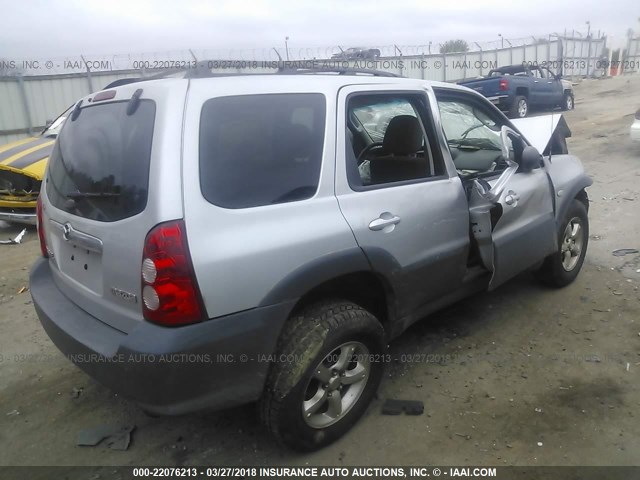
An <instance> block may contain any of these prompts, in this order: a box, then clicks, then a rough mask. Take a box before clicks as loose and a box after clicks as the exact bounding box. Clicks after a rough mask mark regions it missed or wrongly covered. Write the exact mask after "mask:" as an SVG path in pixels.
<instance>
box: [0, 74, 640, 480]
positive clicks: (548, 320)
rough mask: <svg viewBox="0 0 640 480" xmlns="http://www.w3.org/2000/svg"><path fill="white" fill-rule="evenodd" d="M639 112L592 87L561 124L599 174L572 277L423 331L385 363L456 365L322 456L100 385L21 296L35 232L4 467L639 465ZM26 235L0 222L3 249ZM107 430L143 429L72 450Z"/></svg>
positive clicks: (4, 364)
mask: <svg viewBox="0 0 640 480" xmlns="http://www.w3.org/2000/svg"><path fill="white" fill-rule="evenodd" d="M639 107H640V75H638V76H635V77H633V78H616V79H609V80H590V81H584V82H582V83H581V84H580V85H578V86H577V87H576V108H575V110H574V111H572V112H569V113H568V114H567V115H566V118H567V121H568V123H569V126H570V128H571V129H572V131H573V137H572V138H571V139H570V141H569V148H570V151H571V152H572V153H574V154H576V155H578V156H580V157H581V159H582V161H583V162H584V164H585V167H586V169H587V172H588V173H589V174H590V175H591V176H593V178H594V185H593V186H592V187H591V188H590V189H589V196H590V199H591V211H590V218H591V239H590V244H589V251H588V254H587V259H586V262H585V265H584V268H583V270H582V273H581V274H580V276H579V277H578V279H577V281H576V282H575V283H574V284H572V285H570V286H569V287H567V288H565V289H562V290H550V289H547V288H544V287H541V286H540V285H538V284H537V283H536V282H535V280H533V278H532V277H531V276H530V275H523V276H521V277H519V278H518V279H516V280H514V281H511V282H510V283H509V284H508V285H506V286H504V287H502V288H500V289H498V290H497V291H495V292H493V293H490V294H482V295H478V296H475V297H473V298H471V299H468V300H466V301H463V302H462V303H459V304H458V305H456V306H454V307H452V308H448V309H446V310H444V311H441V312H439V313H437V314H434V315H432V316H431V317H430V318H429V319H426V320H425V321H422V322H419V323H418V324H416V325H414V326H413V327H412V328H411V329H410V330H408V331H407V332H406V333H405V334H404V335H402V336H401V337H400V338H399V339H397V340H396V341H394V342H393V343H392V344H391V347H390V348H391V353H392V354H395V355H396V356H402V355H406V354H416V357H417V358H416V360H420V354H440V355H443V356H445V357H448V361H446V362H443V363H441V364H437V363H427V362H421V361H415V362H404V363H401V362H398V363H394V364H391V365H390V366H388V368H387V370H386V374H385V379H384V381H383V383H382V386H381V389H380V391H379V398H378V399H377V400H376V401H375V402H374V403H373V404H372V405H371V407H370V408H369V410H368V411H367V413H366V415H365V416H364V417H363V418H362V420H361V421H360V422H359V423H358V424H357V425H356V427H355V428H354V429H353V430H352V431H351V432H350V433H349V434H348V435H346V436H345V437H344V438H343V439H342V440H340V441H338V442H337V443H335V444H333V445H331V446H329V447H328V448H325V449H324V450H321V451H319V452H316V453H312V454H306V455H301V454H296V453H292V452H291V451H288V450H285V449H282V448H280V447H278V446H277V445H276V444H275V443H274V442H273V440H272V438H271V437H270V436H269V434H268V433H267V432H266V431H265V430H264V429H263V428H262V427H261V426H260V425H259V424H258V422H257V421H256V417H255V414H254V407H253V406H247V407H242V408H237V409H234V410H231V411H225V412H218V413H201V414H193V415H188V416H183V417H177V418H150V417H148V416H146V415H145V414H144V413H143V412H142V411H141V410H140V408H138V407H137V406H136V405H135V404H133V403H131V402H129V401H127V400H125V399H123V398H121V397H119V396H117V395H115V394H114V393H112V392H110V391H109V390H107V389H106V388H104V387H102V386H100V385H99V384H97V383H95V382H94V381H93V380H91V379H90V378H89V377H88V376H86V375H85V374H84V373H83V372H82V371H80V370H79V369H78V368H76V367H75V366H74V365H72V364H71V363H70V362H68V361H67V360H66V359H65V358H64V357H63V356H62V355H61V354H60V353H59V352H58V350H57V349H56V348H55V347H54V346H53V344H52V343H51V341H50V340H49V338H48V337H47V336H46V334H45V333H44V331H43V329H42V328H41V326H40V324H39V322H38V320H37V318H36V314H35V312H34V309H33V305H32V303H31V298H30V296H29V293H28V292H25V293H21V294H18V293H17V292H18V291H19V290H20V289H21V287H23V286H28V270H29V268H30V266H31V264H32V262H33V260H34V259H35V258H36V256H37V255H38V254H39V246H38V240H37V234H36V233H35V230H29V231H28V233H27V235H26V237H25V239H24V243H23V244H21V245H17V246H16V245H14V246H4V245H1V246H0V446H1V448H0V465H103V466H111V465H114V466H115V465H139V464H147V465H152V464H156V465H192V464H198V465H220V464H232V465H262V464H267V465H274V464H278V465H305V464H308V465H338V466H346V465H413V464H422V465H428V464H431V465H438V464H439V465H445V464H446V465H465V464H472V465H473V464H476V465H637V464H638V463H639V456H638V452H640V421H639V420H640V413H639V412H640V409H639V408H638V407H639V406H640V389H639V388H638V385H639V382H640V301H639V300H640V292H639V291H638V285H639V284H640V255H639V254H632V255H627V256H624V257H616V256H613V255H612V251H613V250H615V249H617V248H640V240H639V238H638V233H639V232H640V215H639V214H638V208H639V207H640V146H638V145H633V144H631V142H630V140H629V125H630V124H631V123H632V119H633V114H634V112H635V111H636V110H637V109H638V108H639ZM18 231H19V229H18V228H15V227H9V226H7V225H0V237H1V238H7V237H9V236H13V235H14V234H15V233H17V232H18ZM523 248H526V247H525V246H523ZM74 392H75V393H74ZM386 398H401V399H415V400H422V401H424V404H425V413H424V415H422V416H404V415H403V416H383V415H381V414H380V410H381V405H382V402H383V400H384V399H386ZM16 412H18V413H16ZM102 423H116V424H133V425H136V430H135V432H134V433H133V441H132V443H131V445H130V447H129V449H128V450H127V451H114V450H111V449H109V448H108V447H106V446H103V445H99V446H97V447H78V446H76V436H77V434H78V432H79V431H80V430H81V429H83V428H87V427H91V426H95V425H98V424H102ZM102 478H105V477H104V476H103V477H102Z"/></svg>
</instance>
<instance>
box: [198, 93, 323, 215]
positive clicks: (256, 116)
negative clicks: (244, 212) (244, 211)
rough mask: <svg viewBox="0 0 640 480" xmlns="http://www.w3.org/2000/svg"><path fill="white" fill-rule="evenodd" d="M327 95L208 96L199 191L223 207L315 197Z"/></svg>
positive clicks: (202, 130) (202, 119)
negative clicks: (209, 97)
mask: <svg viewBox="0 0 640 480" xmlns="http://www.w3.org/2000/svg"><path fill="white" fill-rule="evenodd" d="M325 112H326V107H325V98H324V96H323V95H321V94H318V93H304V94H303V93H295V94H293V93H292V94H271V95H240V96H229V97H217V98H212V99H209V100H207V101H206V102H205V103H204V105H203V107H202V113H201V117H200V189H201V191H202V194H203V196H204V198H206V199H207V201H209V202H210V203H212V204H214V205H218V206H220V207H223V208H251V207H259V206H263V205H274V204H277V203H286V202H295V201H299V200H305V199H307V198H311V197H312V196H313V195H314V194H315V192H316V190H317V188H318V183H319V178H320V169H321V166H322V148H323V142H324V132H325Z"/></svg>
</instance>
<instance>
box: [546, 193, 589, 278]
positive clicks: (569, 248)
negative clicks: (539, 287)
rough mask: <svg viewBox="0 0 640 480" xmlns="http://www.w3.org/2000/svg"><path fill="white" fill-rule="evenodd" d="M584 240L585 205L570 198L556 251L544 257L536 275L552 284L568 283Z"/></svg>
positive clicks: (586, 226) (575, 272) (576, 270)
mask: <svg viewBox="0 0 640 480" xmlns="http://www.w3.org/2000/svg"><path fill="white" fill-rule="evenodd" d="M588 243H589V217H588V215H587V208H586V207H585V206H584V204H583V203H582V202H581V201H580V200H577V199H574V200H573V202H572V203H571V206H570V207H569V210H568V211H567V213H566V215H565V217H564V220H563V223H562V226H561V228H560V231H559V232H558V247H559V248H558V251H557V252H556V253H554V254H552V255H550V256H549V257H547V258H546V259H545V261H544V263H543V264H542V267H540V269H539V270H538V271H537V272H536V276H537V277H538V278H539V279H540V280H541V281H542V282H544V283H546V284H547V285H549V286H552V287H564V286H566V285H569V284H570V283H571V282H573V281H574V280H575V279H576V277H577V276H578V273H580V269H581V268H582V264H583V263H584V257H585V255H586V253H587V244H588Z"/></svg>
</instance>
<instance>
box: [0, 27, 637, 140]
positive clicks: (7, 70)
mask: <svg viewBox="0 0 640 480" xmlns="http://www.w3.org/2000/svg"><path fill="white" fill-rule="evenodd" d="M636 40H637V39H636ZM605 46H606V38H605V37H599V36H598V37H592V36H587V35H584V36H581V35H579V34H575V33H574V35H573V36H562V35H558V34H555V33H554V34H550V35H547V36H544V37H533V36H530V37H522V38H517V39H507V38H502V37H500V38H498V39H496V40H492V41H488V42H467V50H466V51H464V52H449V53H440V52H441V48H442V47H443V45H442V44H439V43H431V42H430V43H426V44H424V45H380V46H368V47H367V48H366V49H362V50H360V53H358V52H355V53H354V52H351V51H349V50H348V49H347V48H346V46H332V47H298V46H296V45H289V44H287V45H282V46H280V47H272V48H262V49H194V50H177V51H167V52H155V53H154V52H151V53H140V54H117V55H77V56H67V57H54V58H44V57H43V58H32V59H2V58H0V105H2V107H3V108H1V109H0V144H3V143H7V142H11V141H15V140H18V139H20V138H23V137H25V136H28V135H32V134H35V133H37V132H38V131H39V130H41V129H42V128H44V126H45V125H46V123H47V122H48V121H50V120H52V119H54V118H55V117H56V116H57V115H59V114H60V113H61V112H63V111H64V110H65V109H66V108H68V107H69V106H70V105H71V104H72V103H73V102H75V101H76V100H77V99H78V98H79V97H82V96H84V95H87V94H89V93H91V92H93V91H96V90H100V89H102V88H104V87H105V86H106V85H108V84H109V83H111V82H113V81H115V80H118V79H121V78H128V77H145V76H149V75H152V74H154V73H157V72H159V71H164V70H167V69H171V68H193V67H194V66H195V65H206V66H207V67H208V68H209V69H211V70H212V71H214V72H218V73H269V72H274V71H275V70H276V69H277V68H278V67H279V66H282V65H283V64H284V65H285V66H290V67H303V68H309V67H312V68H319V69H323V68H326V69H330V68H365V69H376V70H383V71H388V72H392V73H396V74H400V75H403V76H406V77H411V78H420V79H425V80H434V81H445V82H455V81H459V80H462V79H468V78H475V77H478V76H484V75H487V74H488V73H489V71H490V70H491V69H494V68H497V67H499V66H503V65H515V64H522V63H526V64H530V65H532V64H540V65H545V66H547V67H549V68H550V69H551V70H552V71H554V72H556V73H562V74H563V75H564V76H566V77H570V78H577V77H585V76H597V75H599V74H600V73H601V72H603V71H604V70H605V69H604V68H600V67H601V66H600V65H599V62H601V61H602V53H603V49H604V47H605ZM633 46H634V48H635V50H633V51H634V52H636V55H638V53H637V52H638V42H636V43H633ZM629 51H632V50H631V49H629ZM350 55H351V56H350Z"/></svg>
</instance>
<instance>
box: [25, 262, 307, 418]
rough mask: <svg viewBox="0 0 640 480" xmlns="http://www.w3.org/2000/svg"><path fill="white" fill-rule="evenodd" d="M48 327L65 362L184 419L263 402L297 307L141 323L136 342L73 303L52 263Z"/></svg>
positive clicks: (38, 292) (44, 312)
mask: <svg viewBox="0 0 640 480" xmlns="http://www.w3.org/2000/svg"><path fill="white" fill-rule="evenodd" d="M30 290H31V295H32V297H33V303H34V306H35V308H36V312H37V314H38V317H39V318H40V322H41V323H42V326H43V327H44V329H45V331H46V332H47V334H48V335H49V337H50V338H51V340H52V341H53V343H54V344H55V345H56V346H57V347H58V348H59V349H60V350H61V351H62V353H63V354H65V356H67V358H68V359H69V360H71V361H72V362H73V363H75V364H76V365H77V366H79V367H80V368H82V369H83V370H84V371H85V372H86V373H88V374H89V375H90V376H91V377H93V378H95V379H96V380H97V381H99V382H100V383H102V384H103V385H105V386H107V387H109V388H111V389H112V390H114V391H115V392H117V393H119V394H121V395H123V396H125V397H127V398H129V399H131V400H134V401H135V402H137V403H139V404H141V406H142V407H143V408H145V409H147V410H149V411H151V412H153V413H157V414H162V415H178V414H183V413H187V412H191V411H196V410H201V409H207V408H212V409H221V408H226V407H231V406H235V405H241V404H244V403H249V402H252V401H255V400H257V399H258V398H259V397H260V395H261V394H262V391H263V388H264V383H265V379H266V375H267V372H268V368H269V361H268V360H269V359H268V358H267V357H269V355H273V353H274V350H275V345H276V341H277V337H278V335H279V333H280V330H281V327H282V325H283V324H284V321H285V319H286V318H287V317H288V315H289V313H290V310H291V308H292V307H293V304H294V301H290V302H286V303H282V304H278V305H273V306H269V307H264V308H257V309H253V310H249V311H245V312H241V313H237V314H233V315H228V316H226V317H222V318H217V319H213V320H208V321H206V322H202V323H198V324H194V325H190V326H186V327H180V328H164V327H159V326H157V325H154V324H151V323H149V322H146V321H141V322H140V325H139V326H138V327H136V328H135V329H134V330H133V331H131V332H129V333H128V334H126V333H123V332H121V331H119V330H116V329H114V328H112V327H110V326H108V325H107V324H105V323H103V322H101V321H100V320H98V319H97V318H95V317H93V316H91V315H89V314H88V313H87V312H85V311H84V310H82V309H80V308H79V307H78V306H77V305H75V304H74V303H73V302H71V301H70V300H69V299H68V298H67V297H65V296H64V295H63V294H62V292H61V291H60V290H59V289H58V287H57V286H56V284H55V283H54V280H53V277H52V274H51V270H50V266H49V261H48V260H46V259H44V258H40V259H38V260H37V261H36V263H35V265H34V266H33V268H32V270H31V276H30Z"/></svg>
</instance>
